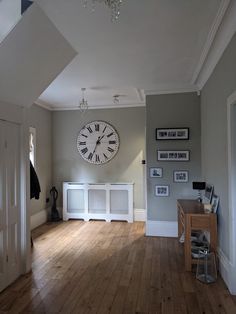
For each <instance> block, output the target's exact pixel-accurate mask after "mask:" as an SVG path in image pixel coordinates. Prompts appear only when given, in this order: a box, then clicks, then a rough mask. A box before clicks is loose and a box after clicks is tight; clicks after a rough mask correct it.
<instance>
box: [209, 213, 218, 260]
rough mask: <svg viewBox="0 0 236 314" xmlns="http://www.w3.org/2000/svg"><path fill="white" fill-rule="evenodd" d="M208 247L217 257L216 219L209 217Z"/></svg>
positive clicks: (214, 216) (212, 216) (213, 216)
mask: <svg viewBox="0 0 236 314" xmlns="http://www.w3.org/2000/svg"><path fill="white" fill-rule="evenodd" d="M210 247H211V249H212V250H213V251H214V253H215V255H216V256H217V218H216V215H211V218H210Z"/></svg>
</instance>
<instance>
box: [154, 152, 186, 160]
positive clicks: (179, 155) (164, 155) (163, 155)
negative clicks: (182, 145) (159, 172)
mask: <svg viewBox="0 0 236 314" xmlns="http://www.w3.org/2000/svg"><path fill="white" fill-rule="evenodd" d="M157 160H158V161H178V162H179V161H189V160H190V151H189V150H157Z"/></svg>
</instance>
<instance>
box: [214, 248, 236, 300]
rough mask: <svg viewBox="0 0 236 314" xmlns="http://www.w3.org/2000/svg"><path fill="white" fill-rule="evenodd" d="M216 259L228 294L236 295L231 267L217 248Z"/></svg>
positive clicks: (235, 276) (234, 276) (235, 275)
mask: <svg viewBox="0 0 236 314" xmlns="http://www.w3.org/2000/svg"><path fill="white" fill-rule="evenodd" d="M218 257H219V271H220V274H221V277H222V278H223V279H224V282H225V283H226V285H227V287H228V289H229V291H230V293H231V294H233V295H236V282H235V278H236V274H234V270H233V266H232V265H231V263H230V261H229V259H228V257H227V256H226V255H225V254H224V252H223V251H222V250H221V248H218Z"/></svg>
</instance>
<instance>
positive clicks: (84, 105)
mask: <svg viewBox="0 0 236 314" xmlns="http://www.w3.org/2000/svg"><path fill="white" fill-rule="evenodd" d="M81 91H82V99H81V101H80V103H79V111H80V112H81V113H84V112H85V111H87V110H88V102H87V100H85V99H84V92H85V91H86V88H85V87H82V88H81Z"/></svg>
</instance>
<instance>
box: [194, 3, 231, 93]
mask: <svg viewBox="0 0 236 314" xmlns="http://www.w3.org/2000/svg"><path fill="white" fill-rule="evenodd" d="M224 2H225V3H224V4H222V8H221V9H222V12H221V15H222V21H221V23H220V24H219V27H218V31H217V32H216V34H215V37H214V41H213V42H212V44H211V46H210V49H209V51H208V53H207V56H206V58H205V60H204V63H203V66H202V68H201V69H200V71H199V73H198V76H197V77H196V79H195V82H194V83H195V84H196V85H198V86H199V88H200V89H202V88H203V87H204V85H205V84H206V82H207V80H208V79H209V77H210V76H211V74H212V72H213V71H214V69H215V66H216V64H217V63H218V61H219V60H220V58H221V56H222V55H223V53H224V51H225V49H226V47H227V46H228V44H229V42H230V40H231V39H232V37H233V35H234V34H235V32H236V1H229V4H228V6H227V0H224ZM227 8H228V9H227ZM224 10H225V12H224V14H223V11H224ZM221 15H220V14H219V16H218V19H220V18H221ZM218 22H219V21H218ZM196 73H197V68H196ZM193 79H194V77H193Z"/></svg>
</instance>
